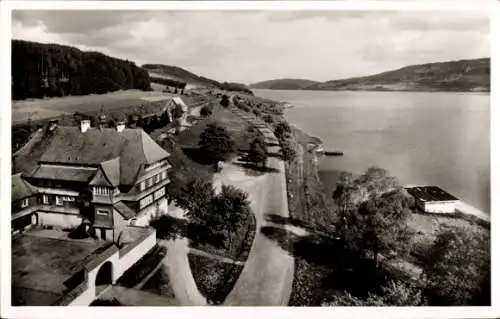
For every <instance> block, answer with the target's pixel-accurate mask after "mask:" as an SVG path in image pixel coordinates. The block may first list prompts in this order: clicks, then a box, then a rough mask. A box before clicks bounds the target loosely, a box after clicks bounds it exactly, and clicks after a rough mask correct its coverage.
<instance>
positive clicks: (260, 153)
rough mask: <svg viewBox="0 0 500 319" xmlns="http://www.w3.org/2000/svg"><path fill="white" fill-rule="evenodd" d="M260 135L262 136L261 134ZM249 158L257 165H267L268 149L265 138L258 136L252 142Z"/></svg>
mask: <svg viewBox="0 0 500 319" xmlns="http://www.w3.org/2000/svg"><path fill="white" fill-rule="evenodd" d="M258 136H260V134H259V135H258ZM247 160H248V161H249V162H251V163H253V164H255V165H256V166H260V167H266V162H267V151H266V142H265V141H264V139H263V138H259V137H256V138H254V140H253V141H252V142H251V143H250V148H249V150H248V155H247Z"/></svg>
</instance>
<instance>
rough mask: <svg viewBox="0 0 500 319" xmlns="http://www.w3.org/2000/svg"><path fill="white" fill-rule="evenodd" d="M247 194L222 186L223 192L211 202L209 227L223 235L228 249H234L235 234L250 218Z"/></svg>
mask: <svg viewBox="0 0 500 319" xmlns="http://www.w3.org/2000/svg"><path fill="white" fill-rule="evenodd" d="M247 197H248V196H247V194H246V193H245V192H243V191H242V190H240V189H238V188H236V187H234V186H232V185H222V188H221V191H220V193H219V194H217V195H216V196H215V197H214V198H213V199H212V201H211V211H210V213H209V214H208V216H207V218H206V220H207V226H208V227H210V228H211V229H214V230H216V231H218V232H220V233H222V234H224V237H225V239H226V242H227V247H229V248H230V247H232V239H233V238H232V237H233V234H234V233H235V232H236V231H237V230H239V229H240V228H241V227H242V225H243V224H244V222H245V221H246V220H247V219H248V218H249V217H250V214H251V210H250V202H249V201H248V198H247Z"/></svg>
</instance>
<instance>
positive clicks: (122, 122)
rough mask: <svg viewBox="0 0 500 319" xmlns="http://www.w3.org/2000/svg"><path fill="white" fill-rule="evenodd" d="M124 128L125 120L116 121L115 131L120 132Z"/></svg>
mask: <svg viewBox="0 0 500 319" xmlns="http://www.w3.org/2000/svg"><path fill="white" fill-rule="evenodd" d="M124 129H125V122H124V121H120V122H117V123H116V131H117V132H121V131H123V130H124Z"/></svg>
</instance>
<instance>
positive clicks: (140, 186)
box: [139, 182, 146, 192]
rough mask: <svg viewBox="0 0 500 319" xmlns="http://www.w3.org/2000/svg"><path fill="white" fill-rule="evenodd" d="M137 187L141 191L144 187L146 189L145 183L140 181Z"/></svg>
mask: <svg viewBox="0 0 500 319" xmlns="http://www.w3.org/2000/svg"><path fill="white" fill-rule="evenodd" d="M139 189H140V190H141V192H142V191H143V190H145V189H146V184H145V183H144V182H141V183H140V184H139Z"/></svg>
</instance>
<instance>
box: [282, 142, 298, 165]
mask: <svg viewBox="0 0 500 319" xmlns="http://www.w3.org/2000/svg"><path fill="white" fill-rule="evenodd" d="M281 152H282V153H283V159H284V160H285V161H287V162H289V161H291V160H292V159H293V158H295V156H296V155H297V151H296V150H295V147H294V145H293V143H292V142H291V141H290V140H282V141H281Z"/></svg>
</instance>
